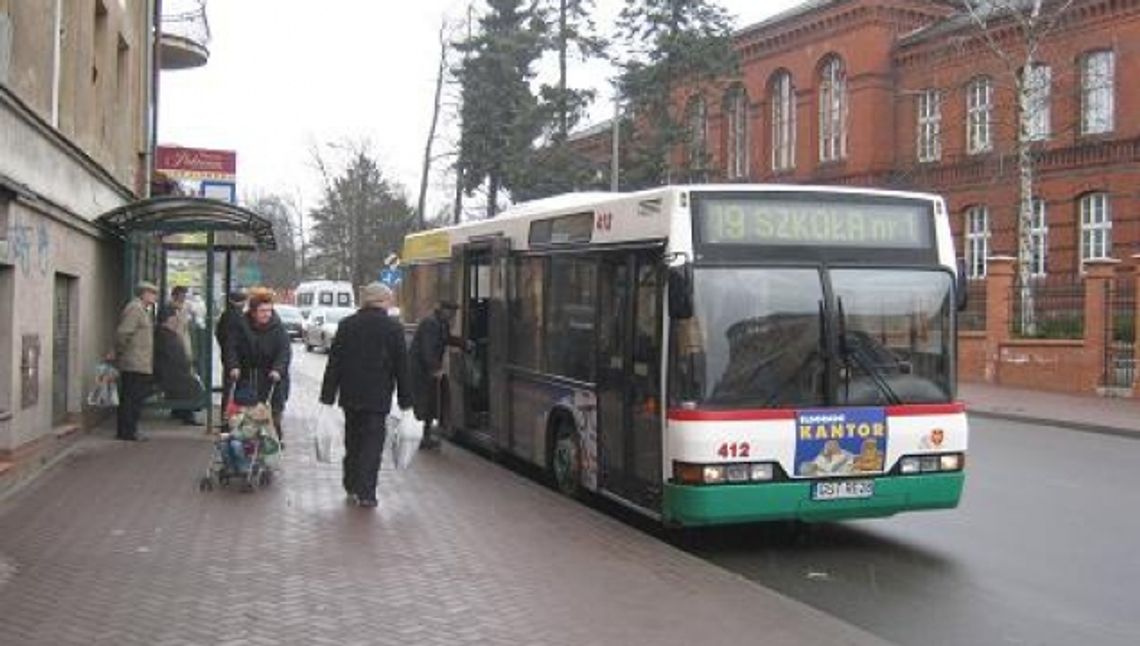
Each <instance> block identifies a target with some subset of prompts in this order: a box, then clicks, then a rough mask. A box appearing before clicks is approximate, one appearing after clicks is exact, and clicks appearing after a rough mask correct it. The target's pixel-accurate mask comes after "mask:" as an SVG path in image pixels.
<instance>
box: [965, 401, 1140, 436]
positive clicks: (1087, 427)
mask: <svg viewBox="0 0 1140 646" xmlns="http://www.w3.org/2000/svg"><path fill="white" fill-rule="evenodd" d="M966 412H967V415H973V416H977V417H982V418H989V419H1000V420H1005V421H1009V422H1020V423H1022V424H1038V425H1041V426H1056V427H1058V428H1063V429H1067V430H1070V431H1077V432H1080V433H1092V434H1094V435H1109V436H1112V437H1124V438H1128V439H1131V440H1140V430H1136V429H1130V428H1120V427H1118V426H1103V425H1100V424H1088V423H1085V422H1073V421H1070V420H1064V419H1050V418H1048V417H1033V416H1032V415H1019V414H1016V413H1001V412H995V411H982V410H977V409H973V410H971V409H970V408H969V404H967V405H966Z"/></svg>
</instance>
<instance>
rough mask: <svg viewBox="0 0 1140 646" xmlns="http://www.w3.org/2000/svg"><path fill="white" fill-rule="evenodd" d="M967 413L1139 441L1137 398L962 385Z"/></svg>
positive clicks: (972, 383) (966, 383)
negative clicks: (1132, 438) (1133, 438)
mask: <svg viewBox="0 0 1140 646" xmlns="http://www.w3.org/2000/svg"><path fill="white" fill-rule="evenodd" d="M958 396H959V397H960V398H961V399H962V401H964V402H965V403H966V410H967V411H968V412H970V413H974V414H978V415H982V416H989V417H997V418H1001V419H1009V420H1014V421H1019V422H1025V423H1029V424H1038V425H1051V426H1061V427H1064V428H1070V429H1074V430H1080V431H1089V432H1095V433H1106V434H1110V435H1119V436H1124V437H1136V438H1140V399H1136V398H1128V397H1098V396H1095V395H1069V394H1064V393H1050V392H1044V391H1040V390H1026V389H1023V388H1009V387H1005V386H994V385H991V384H984V383H975V382H962V383H961V384H959V386H958Z"/></svg>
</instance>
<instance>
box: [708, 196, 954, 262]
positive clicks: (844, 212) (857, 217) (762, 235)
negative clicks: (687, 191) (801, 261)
mask: <svg viewBox="0 0 1140 646" xmlns="http://www.w3.org/2000/svg"><path fill="white" fill-rule="evenodd" d="M931 219H932V218H931V215H930V209H929V207H928V205H927V204H926V203H924V202H913V203H906V202H901V201H892V202H875V203H867V202H856V201H851V202H818V201H809V200H791V199H770V198H768V197H762V196H756V197H735V196H734V197H720V196H708V197H705V198H703V199H701V201H700V208H699V210H698V222H699V224H698V227H699V235H700V239H701V241H702V242H703V243H705V244H708V245H757V246H778V247H805V246H819V247H862V248H876V247H878V248H890V249H926V248H929V247H930V246H931V245H932V244H933V236H931V232H930V228H931Z"/></svg>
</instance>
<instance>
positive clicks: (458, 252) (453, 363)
mask: <svg viewBox="0 0 1140 646" xmlns="http://www.w3.org/2000/svg"><path fill="white" fill-rule="evenodd" d="M465 251H466V245H455V246H454V247H452V248H451V289H452V295H451V299H452V300H453V301H454V302H455V304H456V305H458V306H459V310H458V311H457V312H456V313H455V318H454V319H453V320H452V322H451V330H450V334H452V335H454V336H457V337H459V338H460V339H461V340H462V341H463V342H464V343H466V342H467V333H466V329H467V319H468V316H469V315H468V313H467V279H466V272H465V271H464V269H465V268H464V255H465ZM447 352H448V361H447V371H448V375H447V381H448V385H449V387H448V397H447V405H448V408H449V417H450V421H451V429H452V431H453V432H462V431H463V430H464V429H466V428H467V411H466V408H467V407H466V405H465V401H466V397H464V390H465V386H464V384H465V381H466V380H465V379H464V378H463V376H464V375H465V374H466V364H467V357H466V352H465V351H464V350H463V349H462V348H454V347H451V346H448V348H447Z"/></svg>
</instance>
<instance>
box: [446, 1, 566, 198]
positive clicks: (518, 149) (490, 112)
mask: <svg viewBox="0 0 1140 646" xmlns="http://www.w3.org/2000/svg"><path fill="white" fill-rule="evenodd" d="M487 4H488V8H489V11H488V12H487V14H486V15H485V16H483V17H482V18H480V19H479V28H480V29H479V33H478V34H476V35H474V36H472V37H471V38H470V39H469V40H467V41H465V42H463V43H460V44H459V45H458V47H457V48H458V49H459V50H460V51H461V52H463V53H465V54H466V56H465V57H464V61H463V63H462V64H461V67H460V70H459V78H460V83H461V87H462V90H461V92H462V97H463V107H462V109H461V112H460V114H461V120H462V124H461V128H460V141H459V168H460V170H461V171H462V178H463V189H464V191H465V192H466V193H467V194H468V195H470V194H471V193H473V192H474V191H475V189H477V188H478V187H480V186H482V185H483V184H484V182H486V184H487V215H488V217H493V216H494V215H495V213H496V212H497V209H498V199H499V192H500V191H501V190H503V189H505V190H508V191H509V190H512V189H513V188H514V186H515V183H516V182H517V181H518V179H519V178H520V177H522V176H523V175H524V171H525V169H526V165H527V163H528V161H529V156H530V155H529V153H530V151H531V146H532V144H533V142H534V141H535V140H536V139H537V138H538V135H539V133H540V132H541V131H542V126H543V119H542V111H541V110H540V109H539V102H538V99H537V97H535V95H534V93H533V92H532V91H531V87H530V82H531V80H532V79H533V78H534V64H535V62H536V61H537V60H538V59H539V57H540V56H541V55H542V50H543V38H544V31H545V25H544V24H543V22H542V19H541V16H540V13H539V11H538V9H537V8H536V7H535V6H534V5H528V4H525V3H524V2H522V1H521V0H487Z"/></svg>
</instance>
